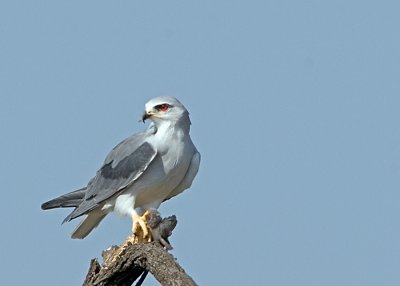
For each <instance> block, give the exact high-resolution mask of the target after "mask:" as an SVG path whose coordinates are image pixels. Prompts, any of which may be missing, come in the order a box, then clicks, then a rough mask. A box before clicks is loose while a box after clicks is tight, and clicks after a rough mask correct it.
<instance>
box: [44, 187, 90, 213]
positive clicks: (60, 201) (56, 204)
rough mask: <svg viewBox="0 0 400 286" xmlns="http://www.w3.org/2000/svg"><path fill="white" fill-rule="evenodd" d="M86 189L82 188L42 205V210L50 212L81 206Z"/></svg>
mask: <svg viewBox="0 0 400 286" xmlns="http://www.w3.org/2000/svg"><path fill="white" fill-rule="evenodd" d="M85 192H86V188H82V189H79V190H76V191H73V192H70V193H68V194H65V195H62V196H59V197H58V198H55V199H53V200H50V201H48V202H45V203H44V204H42V210H49V209H54V208H70V207H77V206H79V205H80V204H81V203H82V201H83V199H84V198H85Z"/></svg>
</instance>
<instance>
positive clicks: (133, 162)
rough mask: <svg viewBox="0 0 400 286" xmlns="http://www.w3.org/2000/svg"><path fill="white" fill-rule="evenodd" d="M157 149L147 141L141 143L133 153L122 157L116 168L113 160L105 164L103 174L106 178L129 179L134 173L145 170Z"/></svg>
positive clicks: (101, 170)
mask: <svg viewBox="0 0 400 286" xmlns="http://www.w3.org/2000/svg"><path fill="white" fill-rule="evenodd" d="M154 153H155V151H154V149H153V147H151V145H150V144H149V143H147V142H145V143H143V144H142V145H140V147H139V148H137V149H136V150H135V151H134V152H133V153H132V154H130V155H129V156H126V157H125V158H124V159H122V160H121V161H120V162H119V163H118V164H117V165H116V166H115V167H114V168H113V167H112V163H113V161H111V162H110V163H108V164H105V165H104V166H103V167H102V168H101V169H100V173H101V175H102V176H103V177H104V178H106V179H121V178H123V179H127V178H129V177H130V176H131V175H132V174H136V173H138V172H139V171H141V170H143V169H144V168H145V167H146V165H147V164H149V163H150V162H149V161H150V160H151V158H152V157H153V155H154Z"/></svg>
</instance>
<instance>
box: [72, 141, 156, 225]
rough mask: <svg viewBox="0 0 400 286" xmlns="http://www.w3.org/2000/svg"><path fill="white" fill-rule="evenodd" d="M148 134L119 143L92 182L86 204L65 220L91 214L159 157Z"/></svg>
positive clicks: (128, 184)
mask: <svg viewBox="0 0 400 286" xmlns="http://www.w3.org/2000/svg"><path fill="white" fill-rule="evenodd" d="M145 136H146V133H138V134H135V135H133V136H131V137H129V138H127V139H126V140H124V141H122V142H121V143H120V144H118V145H117V146H116V147H115V148H114V149H113V150H112V151H111V152H110V154H109V155H108V156H107V158H106V160H105V162H104V164H103V166H102V167H101V168H100V169H99V170H98V171H97V173H96V176H95V177H94V178H93V179H92V180H91V181H90V182H89V184H88V186H87V191H86V194H85V198H84V200H83V202H82V203H81V204H80V205H79V206H78V207H77V208H76V209H75V210H74V211H73V212H72V213H71V214H70V215H69V216H68V217H66V219H65V221H70V220H72V219H74V218H76V217H79V216H81V215H83V214H86V213H88V212H89V211H91V210H93V209H95V208H96V207H98V206H99V205H100V204H101V203H103V202H104V201H105V200H107V199H109V198H111V197H112V196H114V195H115V194H117V193H119V192H121V191H123V190H124V189H125V188H126V187H128V186H130V185H132V184H133V183H134V182H135V181H136V180H137V179H138V178H139V177H140V176H141V175H142V174H143V173H144V172H145V171H146V169H147V168H148V167H149V165H150V164H151V162H152V161H153V160H154V158H155V157H156V155H157V152H156V150H155V149H154V148H153V147H152V146H151V145H150V144H149V143H148V142H146V141H145Z"/></svg>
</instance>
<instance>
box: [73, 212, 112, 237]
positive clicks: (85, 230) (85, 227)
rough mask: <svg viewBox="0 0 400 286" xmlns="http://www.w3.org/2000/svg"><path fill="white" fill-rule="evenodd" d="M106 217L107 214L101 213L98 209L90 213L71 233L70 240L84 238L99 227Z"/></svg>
mask: <svg viewBox="0 0 400 286" xmlns="http://www.w3.org/2000/svg"><path fill="white" fill-rule="evenodd" d="M106 215H107V213H104V212H102V211H101V210H100V209H97V210H93V211H91V212H90V213H89V214H88V215H87V216H86V217H85V218H84V219H83V220H82V221H81V222H80V224H79V225H78V226H77V227H76V228H75V230H74V231H73V232H72V234H71V238H79V239H83V238H85V237H86V236H87V235H88V234H89V233H90V232H91V231H92V230H93V229H94V228H96V227H97V226H98V225H99V223H100V222H101V221H102V220H103V218H105V216H106Z"/></svg>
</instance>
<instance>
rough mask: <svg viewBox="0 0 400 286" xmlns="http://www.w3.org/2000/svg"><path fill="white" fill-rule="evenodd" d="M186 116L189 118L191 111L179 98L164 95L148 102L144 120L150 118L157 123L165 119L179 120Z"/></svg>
mask: <svg viewBox="0 0 400 286" xmlns="http://www.w3.org/2000/svg"><path fill="white" fill-rule="evenodd" d="M186 118H187V119H189V112H188V111H187V110H186V108H185V107H184V106H183V104H182V103H180V102H179V100H177V99H176V98H174V97H166V96H162V97H156V98H153V99H151V100H149V101H148V102H147V103H146V105H145V111H144V114H143V117H142V120H143V122H144V121H145V120H146V119H150V120H151V121H153V122H154V123H156V124H157V123H161V122H163V121H170V122H178V121H180V120H181V119H186ZM189 122H190V121H189Z"/></svg>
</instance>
